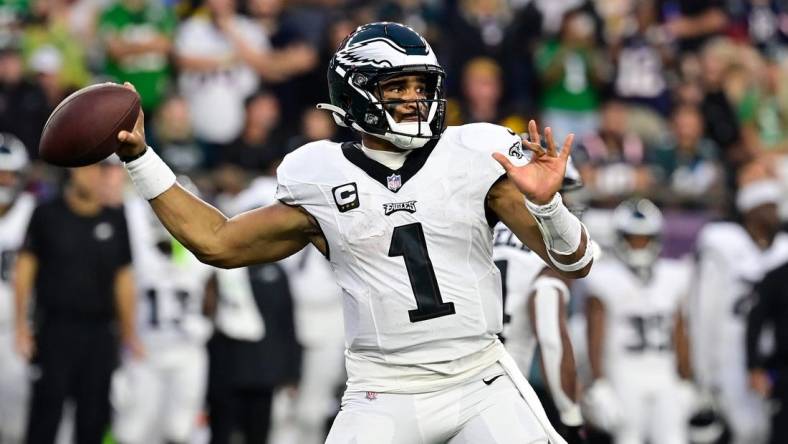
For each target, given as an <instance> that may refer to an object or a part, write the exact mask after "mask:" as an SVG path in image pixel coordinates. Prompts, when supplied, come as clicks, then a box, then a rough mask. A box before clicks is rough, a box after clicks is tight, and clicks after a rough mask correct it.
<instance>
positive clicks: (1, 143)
mask: <svg viewBox="0 0 788 444" xmlns="http://www.w3.org/2000/svg"><path fill="white" fill-rule="evenodd" d="M28 165H29V160H28V157H27V149H26V148H25V145H24V144H23V143H22V142H21V141H20V140H19V139H17V138H16V136H14V135H12V134H9V133H0V442H1V443H3V444H5V443H11V444H15V443H21V442H22V438H23V435H24V430H25V422H26V414H27V401H28V388H29V381H28V380H27V377H26V371H27V370H26V369H27V363H26V362H25V361H24V360H23V359H22V358H21V357H20V356H19V354H18V353H17V352H16V350H14V327H13V322H14V317H13V313H14V309H13V306H14V292H13V288H12V279H11V278H12V276H11V272H12V270H13V269H14V258H15V257H16V252H17V250H19V248H20V247H21V246H22V242H23V241H24V239H25V232H26V231H27V224H28V222H29V221H30V216H31V215H32V214H33V209H34V208H35V206H36V201H35V198H34V197H33V196H32V195H30V194H28V193H25V192H22V190H23V189H24V185H25V176H26V172H27V168H28Z"/></svg>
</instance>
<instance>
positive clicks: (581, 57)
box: [536, 9, 604, 138]
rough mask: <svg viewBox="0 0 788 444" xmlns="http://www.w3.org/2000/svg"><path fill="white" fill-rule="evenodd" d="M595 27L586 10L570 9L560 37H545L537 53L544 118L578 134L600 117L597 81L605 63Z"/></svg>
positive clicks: (589, 129)
mask: <svg viewBox="0 0 788 444" xmlns="http://www.w3.org/2000/svg"><path fill="white" fill-rule="evenodd" d="M594 28H595V23H594V20H593V18H592V17H591V15H590V14H589V13H587V12H585V11H583V10H581V9H576V10H572V11H569V12H567V13H566V15H565V16H564V20H563V24H562V26H561V31H560V33H559V38H558V39H551V40H548V41H547V42H545V43H544V44H543V45H542V46H541V47H540V48H539V49H538V50H537V53H536V65H537V69H538V70H539V75H540V77H541V81H542V91H543V94H542V99H541V102H542V108H543V109H544V115H543V121H544V122H545V124H546V125H547V126H552V127H553V128H561V130H562V131H566V132H574V133H575V134H577V135H578V136H580V137H582V136H584V135H586V134H589V133H592V132H594V131H595V130H596V129H597V126H598V120H599V117H598V113H597V110H598V108H599V84H600V83H601V81H602V77H603V71H604V64H603V63H602V59H601V53H600V52H599V50H598V49H597V48H596V45H595V43H594ZM556 137H559V138H560V137H563V136H562V135H560V134H557V135H556Z"/></svg>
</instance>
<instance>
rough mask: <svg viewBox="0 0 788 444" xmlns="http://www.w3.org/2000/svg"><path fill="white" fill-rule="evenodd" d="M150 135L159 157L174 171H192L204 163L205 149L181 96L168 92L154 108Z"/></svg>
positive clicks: (184, 100) (184, 172)
mask: <svg viewBox="0 0 788 444" xmlns="http://www.w3.org/2000/svg"><path fill="white" fill-rule="evenodd" d="M153 123H154V124H153V127H152V131H151V136H152V139H153V140H154V141H155V143H157V146H160V147H161V157H162V158H163V159H164V160H165V161H166V162H167V164H168V165H170V166H171V167H172V169H173V170H174V171H176V172H178V173H183V174H192V173H195V172H197V171H198V170H199V169H200V168H201V167H202V165H203V164H204V159H205V153H204V152H203V150H202V149H201V147H200V145H199V143H198V142H197V140H196V138H195V136H194V131H193V128H192V119H191V110H190V109H189V104H188V103H187V102H186V99H184V98H183V97H182V96H179V95H172V96H170V97H168V98H166V99H165V100H164V102H162V104H161V106H160V107H159V109H158V110H157V111H156V114H155V116H154V120H153Z"/></svg>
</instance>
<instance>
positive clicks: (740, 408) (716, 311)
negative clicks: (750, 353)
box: [690, 166, 788, 444]
mask: <svg viewBox="0 0 788 444" xmlns="http://www.w3.org/2000/svg"><path fill="white" fill-rule="evenodd" d="M753 168H757V167H756V166H748V167H745V169H744V170H743V171H745V172H746V171H752V170H753ZM756 174H757V173H756ZM781 196H782V192H781V187H780V184H779V183H778V182H777V181H775V180H773V179H769V178H768V177H766V176H762V177H759V176H757V175H756V176H753V180H752V181H751V182H749V183H747V184H744V185H742V186H741V187H740V189H739V191H738V192H737V195H736V207H737V209H738V210H739V212H740V213H741V214H742V223H735V222H714V223H709V224H707V225H706V226H705V227H704V228H703V230H701V232H700V234H699V236H698V247H697V248H698V268H699V273H698V283H697V289H696V291H695V292H694V298H693V302H692V304H691V306H690V315H691V324H690V325H691V327H692V331H691V333H692V334H691V337H692V338H693V344H692V345H693V347H692V350H693V363H694V365H695V374H696V377H697V378H696V379H697V380H698V382H699V383H700V386H701V388H702V389H703V390H704V391H705V392H707V393H710V394H712V395H714V396H715V397H716V401H717V402H716V404H717V405H718V406H719V408H720V409H721V413H722V416H723V417H724V419H725V422H726V423H727V425H728V427H729V428H730V431H731V434H732V438H733V439H732V442H733V443H734V444H744V443H747V444H759V443H763V442H766V440H767V439H768V436H769V435H768V434H769V430H768V428H769V424H768V421H769V412H768V410H767V407H766V404H765V402H764V400H763V399H762V398H760V397H759V396H758V394H757V393H756V392H755V391H753V390H752V389H751V388H750V387H749V385H748V377H747V368H746V359H745V358H746V353H745V334H746V324H747V315H748V314H749V310H750V306H751V304H752V303H753V297H752V295H753V288H754V286H755V285H756V284H757V283H758V282H759V281H760V280H761V279H762V278H763V276H764V275H765V274H766V272H768V271H769V270H770V269H771V268H773V267H775V266H778V265H780V264H782V263H784V262H785V261H786V260H788V235H787V234H785V233H782V232H780V220H779V217H778V214H777V204H778V202H779V201H780V198H781Z"/></svg>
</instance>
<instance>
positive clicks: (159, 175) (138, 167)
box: [124, 147, 175, 200]
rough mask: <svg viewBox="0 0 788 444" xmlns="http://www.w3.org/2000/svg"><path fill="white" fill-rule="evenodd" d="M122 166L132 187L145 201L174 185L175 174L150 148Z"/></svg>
mask: <svg viewBox="0 0 788 444" xmlns="http://www.w3.org/2000/svg"><path fill="white" fill-rule="evenodd" d="M124 166H125V167H126V170H127V171H128V172H129V176H130V177H131V182H132V183H134V187H135V188H137V191H139V193H140V194H141V195H142V197H144V198H145V200H151V199H155V198H156V197H158V196H159V195H160V194H161V193H163V192H165V191H167V190H168V189H169V188H170V187H171V186H173V185H174V184H175V173H173V172H172V170H171V169H170V167H168V166H167V164H166V163H164V161H163V160H161V158H160V157H159V156H158V155H157V154H156V152H155V151H153V149H152V148H151V147H148V148H147V149H146V150H145V153H144V154H143V155H142V156H140V157H138V158H136V159H134V160H132V161H131V162H128V163H125V164H124Z"/></svg>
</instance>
